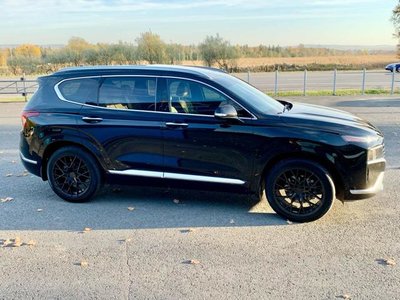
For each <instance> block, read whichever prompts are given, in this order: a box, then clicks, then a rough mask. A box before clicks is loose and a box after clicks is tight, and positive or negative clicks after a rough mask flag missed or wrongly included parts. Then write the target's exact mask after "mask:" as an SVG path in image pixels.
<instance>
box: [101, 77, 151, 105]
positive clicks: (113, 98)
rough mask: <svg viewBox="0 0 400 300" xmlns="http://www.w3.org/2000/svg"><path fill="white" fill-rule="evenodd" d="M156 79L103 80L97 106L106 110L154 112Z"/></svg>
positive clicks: (116, 78)
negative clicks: (106, 108)
mask: <svg viewBox="0 0 400 300" xmlns="http://www.w3.org/2000/svg"><path fill="white" fill-rule="evenodd" d="M155 98H156V79H155V78H148V77H109V78H105V79H104V81H103V83H102V85H101V86H100V91H99V105H100V106H103V107H108V108H119V109H135V110H155Z"/></svg>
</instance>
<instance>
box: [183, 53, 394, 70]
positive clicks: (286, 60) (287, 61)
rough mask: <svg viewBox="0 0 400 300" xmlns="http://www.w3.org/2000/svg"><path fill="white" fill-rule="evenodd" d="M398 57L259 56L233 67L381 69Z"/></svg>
mask: <svg viewBox="0 0 400 300" xmlns="http://www.w3.org/2000/svg"><path fill="white" fill-rule="evenodd" d="M397 60H398V58H397V57H396V55H395V54H376V55H372V54H371V55H337V56H308V57H257V58H249V57H243V58H238V59H237V60H236V61H235V63H233V67H234V68H237V69H236V70H235V71H242V72H243V71H244V70H246V69H247V68H248V69H250V70H251V71H253V72H254V71H273V70H274V68H267V67H266V66H277V67H279V69H280V70H285V71H291V70H299V69H304V67H305V66H307V69H308V70H313V71H318V70H321V71H322V70H328V69H330V70H332V69H333V68H335V67H337V69H341V70H355V69H362V68H366V69H380V68H382V67H383V66H385V65H387V64H389V63H392V62H396V61H397ZM182 64H183V65H196V66H200V65H203V62H202V61H183V62H182Z"/></svg>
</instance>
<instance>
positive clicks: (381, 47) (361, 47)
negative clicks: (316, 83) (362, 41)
mask: <svg viewBox="0 0 400 300" xmlns="http://www.w3.org/2000/svg"><path fill="white" fill-rule="evenodd" d="M304 47H309V48H328V49H336V50H367V51H393V52H395V51H396V45H318V44H305V45H304Z"/></svg>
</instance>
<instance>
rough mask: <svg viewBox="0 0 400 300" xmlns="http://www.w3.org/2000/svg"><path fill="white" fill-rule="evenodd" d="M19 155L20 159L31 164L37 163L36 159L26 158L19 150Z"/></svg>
mask: <svg viewBox="0 0 400 300" xmlns="http://www.w3.org/2000/svg"><path fill="white" fill-rule="evenodd" d="M19 156H20V157H21V159H22V160H23V161H26V162H27V163H30V164H33V165H37V161H36V160H32V159H29V158H26V157H25V156H24V155H23V154H22V153H21V152H20V153H19Z"/></svg>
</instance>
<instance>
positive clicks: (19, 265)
mask: <svg viewBox="0 0 400 300" xmlns="http://www.w3.org/2000/svg"><path fill="white" fill-rule="evenodd" d="M296 100H297V101H299V100H302V101H305V102H310V103H320V104H324V105H328V106H332V107H335V108H339V109H344V110H348V111H351V112H355V113H357V114H358V115H359V116H362V117H365V118H367V119H369V120H370V121H371V122H373V123H374V124H376V125H377V126H378V127H379V128H381V129H382V130H383V132H384V134H385V135H386V153H387V160H388V170H387V172H386V175H385V176H386V177H385V181H384V184H385V190H384V191H383V192H382V193H380V194H379V195H378V196H376V197H374V198H371V199H368V200H365V201H356V202H351V203H346V204H344V205H343V204H342V203H341V202H339V201H337V202H336V203H335V204H334V207H333V209H332V210H331V211H330V212H329V214H328V215H327V216H325V217H324V218H323V219H321V220H318V221H316V222H313V223H309V224H296V223H288V222H286V221H285V220H283V219H281V218H279V217H277V216H276V215H275V214H274V213H273V212H272V211H271V209H270V208H269V207H268V206H267V205H266V204H265V203H258V204H257V203H254V201H253V202H251V201H249V199H248V197H246V196H238V195H233V194H226V193H208V192H202V191H185V190H165V189H163V188H158V189H153V188H152V189H146V188H140V187H136V188H130V187H121V190H120V191H119V192H117V191H116V190H113V189H114V188H115V187H108V188H106V189H104V190H103V191H102V192H101V193H100V194H99V196H98V197H97V198H96V199H94V201H92V202H91V203H86V204H71V203H66V202H64V201H62V200H61V199H59V198H58V197H57V196H55V195H54V194H53V192H52V191H51V190H50V188H49V186H48V184H47V183H46V182H42V181H41V179H39V178H37V177H33V176H31V175H28V176H24V173H23V171H24V169H23V167H22V165H21V164H20V162H19V157H18V131H19V128H20V120H19V117H18V115H19V111H20V110H21V104H0V141H1V142H0V197H1V198H5V197H12V198H14V199H13V200H12V201H9V202H4V203H0V244H1V243H4V240H7V239H15V238H16V237H19V238H20V239H21V242H22V243H29V241H31V240H33V241H35V245H31V246H28V245H24V244H22V245H21V246H20V247H15V248H12V247H0V299H341V298H346V296H349V297H351V299H400V294H399V287H400V242H399V241H400V230H399V228H400V218H399V211H400V203H399V200H400V195H399V190H398V189H397V188H398V185H399V179H398V178H399V177H400V150H399V149H400V140H399V135H400V99H397V98H390V99H383V98H380V99H361V98H333V97H332V98H325V99H318V98H312V99H307V98H304V99H302V98H297V99H296ZM7 175H10V176H9V177H6V176H7ZM174 199H175V200H176V199H177V200H179V203H175V202H177V201H175V202H174ZM128 207H134V208H135V209H134V210H132V211H130V210H128V209H127V208H128ZM85 227H90V228H92V230H91V231H88V232H86V233H82V231H83V229H84V228H85ZM188 229H191V230H188ZM383 259H394V261H395V262H397V265H394V266H390V265H385V263H383V261H382V260H383ZM190 260H197V261H196V262H198V264H190V263H187V261H190ZM82 261H84V262H87V266H81V265H80V263H81V262H82Z"/></svg>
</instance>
